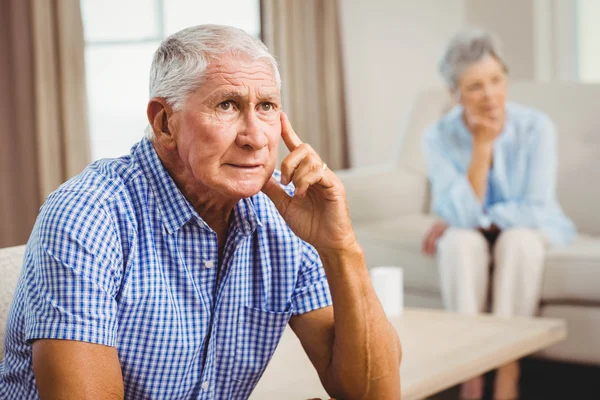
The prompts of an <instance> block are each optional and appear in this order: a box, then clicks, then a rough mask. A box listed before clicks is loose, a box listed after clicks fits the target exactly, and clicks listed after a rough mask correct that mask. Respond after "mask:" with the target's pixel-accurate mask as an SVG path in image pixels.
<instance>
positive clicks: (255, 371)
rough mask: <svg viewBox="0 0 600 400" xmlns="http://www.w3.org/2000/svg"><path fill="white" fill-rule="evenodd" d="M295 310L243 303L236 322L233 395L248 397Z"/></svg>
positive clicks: (234, 396) (235, 396) (236, 397)
mask: <svg viewBox="0 0 600 400" xmlns="http://www.w3.org/2000/svg"><path fill="white" fill-rule="evenodd" d="M291 316H292V311H291V310H290V311H284V312H273V311H267V310H259V309H256V308H252V307H248V306H243V307H241V308H240V313H239V316H238V325H237V340H236V351H235V357H234V365H233V373H232V379H233V380H234V381H236V382H238V383H242V384H238V385H236V388H235V389H234V391H233V397H232V398H235V399H238V398H240V399H241V398H246V397H248V396H249V395H250V392H251V391H252V389H253V388H254V386H255V385H256V384H257V383H258V380H259V379H260V377H261V376H262V374H263V372H264V370H265V368H266V366H267V364H268V362H269V360H271V357H272V356H273V353H274V352H275V349H276V348H277V344H278V343H279V340H280V339H281V335H282V334H283V331H284V330H285V328H286V326H287V324H288V322H289V320H290V317H291Z"/></svg>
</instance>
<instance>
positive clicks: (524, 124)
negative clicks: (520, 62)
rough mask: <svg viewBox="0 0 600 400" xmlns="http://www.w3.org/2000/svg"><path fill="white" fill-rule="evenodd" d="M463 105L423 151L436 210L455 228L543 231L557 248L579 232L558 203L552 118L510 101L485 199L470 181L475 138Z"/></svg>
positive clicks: (439, 125) (426, 138) (432, 133)
mask: <svg viewBox="0 0 600 400" xmlns="http://www.w3.org/2000/svg"><path fill="white" fill-rule="evenodd" d="M462 115H463V108H462V107H461V106H457V107H455V108H454V109H452V110H451V111H450V112H449V113H448V114H446V115H445V116H444V117H442V119H441V120H440V121H439V122H437V123H436V124H435V125H433V126H432V127H431V128H429V129H428V131H427V132H426V134H425V136H424V138H423V148H424V152H425V158H426V160H427V166H428V170H429V179H430V181H431V186H432V196H433V211H434V212H435V213H436V214H437V215H439V216H440V217H441V218H442V219H444V220H445V221H446V222H447V223H448V224H450V225H451V226H456V227H461V228H477V227H483V228H488V227H489V226H490V225H491V224H495V225H496V226H498V227H499V228H500V229H508V228H512V227H527V228H533V229H537V230H539V231H540V232H542V234H544V235H545V236H546V237H547V238H548V240H549V241H550V242H551V243H553V244H567V243H569V242H570V241H571V240H572V239H573V238H574V237H575V234H576V229H575V225H574V224H573V222H571V220H570V219H569V218H568V217H567V216H565V214H564V213H563V211H562V209H561V207H560V205H559V204H558V201H557V199H556V171H557V155H556V129H555V126H554V124H553V122H552V121H551V120H550V118H549V117H548V116H547V115H545V114H543V113H541V112H539V111H537V110H534V109H531V108H527V107H524V106H521V105H518V104H514V103H508V104H507V110H506V124H505V126H504V130H503V131H502V133H501V134H500V136H499V137H498V138H497V139H496V141H495V143H494V162H493V166H492V168H491V170H490V173H489V177H488V190H487V191H486V197H485V199H484V201H483V202H482V201H480V200H479V199H478V198H477V196H476V195H475V192H474V191H473V188H472V186H471V184H470V183H469V180H468V177H467V171H468V169H469V164H470V161H471V153H472V150H473V137H472V135H471V133H470V132H469V131H468V129H467V127H466V125H465V123H464V121H463V118H462Z"/></svg>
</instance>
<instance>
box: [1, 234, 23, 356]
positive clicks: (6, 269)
mask: <svg viewBox="0 0 600 400" xmlns="http://www.w3.org/2000/svg"><path fill="white" fill-rule="evenodd" d="M24 253H25V246H19V247H7V248H4V249H0V359H3V358H4V332H5V330H6V320H7V318H8V309H9V307H10V303H11V302H12V298H13V295H14V293H15V288H16V286H17V281H18V280H19V275H20V274H21V265H22V264H23V254H24Z"/></svg>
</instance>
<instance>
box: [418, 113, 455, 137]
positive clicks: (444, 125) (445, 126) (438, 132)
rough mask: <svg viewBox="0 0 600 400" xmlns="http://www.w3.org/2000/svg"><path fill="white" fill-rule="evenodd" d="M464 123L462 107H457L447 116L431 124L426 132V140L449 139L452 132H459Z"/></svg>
mask: <svg viewBox="0 0 600 400" xmlns="http://www.w3.org/2000/svg"><path fill="white" fill-rule="evenodd" d="M461 123H462V107H461V106H455V107H454V108H452V109H451V110H450V111H448V112H447V113H446V114H444V115H442V117H441V118H440V119H439V120H437V121H436V122H435V123H433V124H431V125H430V126H429V127H428V128H427V129H426V131H425V140H428V139H429V140H431V139H439V138H440V137H448V135H449V134H450V133H452V132H457V131H458V130H459V129H460V127H461Z"/></svg>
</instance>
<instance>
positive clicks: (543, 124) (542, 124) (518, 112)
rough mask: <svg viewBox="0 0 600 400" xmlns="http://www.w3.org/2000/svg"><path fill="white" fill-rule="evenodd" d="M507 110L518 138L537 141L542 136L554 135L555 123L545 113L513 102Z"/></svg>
mask: <svg viewBox="0 0 600 400" xmlns="http://www.w3.org/2000/svg"><path fill="white" fill-rule="evenodd" d="M506 108H507V114H506V115H507V119H508V122H509V123H510V125H512V126H513V130H514V132H515V134H516V136H517V137H518V138H520V139H525V140H527V141H530V140H533V141H537V140H539V139H541V135H554V132H555V125H554V121H552V118H550V116H549V115H548V114H546V113H545V112H543V111H541V110H538V109H536V108H533V107H529V106H525V105H522V104H518V103H512V102H510V103H507V106H506Z"/></svg>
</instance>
